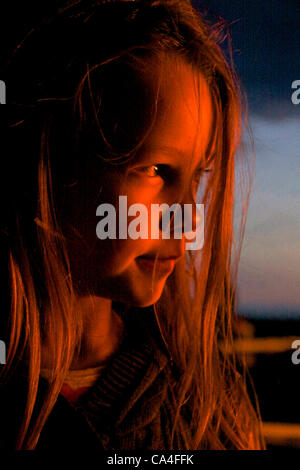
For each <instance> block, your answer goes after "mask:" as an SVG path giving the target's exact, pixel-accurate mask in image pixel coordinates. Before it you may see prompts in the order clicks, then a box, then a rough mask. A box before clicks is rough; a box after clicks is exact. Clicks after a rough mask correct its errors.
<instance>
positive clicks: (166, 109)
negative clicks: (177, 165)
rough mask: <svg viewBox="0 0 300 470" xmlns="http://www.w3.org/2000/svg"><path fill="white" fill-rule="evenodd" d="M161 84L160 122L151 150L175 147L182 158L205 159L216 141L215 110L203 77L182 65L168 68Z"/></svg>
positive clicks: (187, 66) (154, 134)
mask: <svg viewBox="0 0 300 470" xmlns="http://www.w3.org/2000/svg"><path fill="white" fill-rule="evenodd" d="M166 72H169V73H165V74H164V75H163V78H162V80H161V82H160V88H159V106H158V113H157V119H156V121H155V125H154V126H153V129H152V131H151V133H150V134H149V137H148V139H147V146H148V147H151V146H153V147H157V148H158V147H159V146H166V147H176V148H178V150H179V151H180V152H181V153H182V154H186V155H198V156H201V155H202V156H204V155H205V154H206V153H207V151H208V149H209V147H210V146H211V141H212V138H213V134H214V132H213V129H214V110H213V103H212V98H211V93H210V89H209V86H208V84H207V82H206V79H205V78H204V75H203V74H202V73H201V72H199V71H195V70H194V69H193V68H192V67H191V66H190V65H188V64H186V63H184V61H181V63H180V62H179V63H178V62H176V63H175V64H174V67H173V68H171V64H170V65H169V64H168V66H167V67H166Z"/></svg>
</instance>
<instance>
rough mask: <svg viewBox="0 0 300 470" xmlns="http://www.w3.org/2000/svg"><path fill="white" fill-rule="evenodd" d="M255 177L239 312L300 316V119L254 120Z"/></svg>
mask: <svg viewBox="0 0 300 470" xmlns="http://www.w3.org/2000/svg"><path fill="white" fill-rule="evenodd" d="M251 121H252V128H253V133H254V139H255V147H256V178H255V183H254V186H253V190H252V198H251V203H250V207H249V213H248V221H247V229H246V234H245V239H244V245H243V251H242V256H241V263H240V271H239V306H240V310H243V311H247V310H248V311H250V310H253V309H258V310H259V309H260V310H261V311H262V310H270V311H272V309H273V310H274V311H276V310H281V311H282V312H284V311H285V312H287V313H288V312H291V311H293V312H297V311H298V312H299V317H300V139H299V129H300V116H299V119H290V120H286V121H283V122H280V121H268V120H263V119H262V118H261V117H257V116H253V117H252V119H251Z"/></svg>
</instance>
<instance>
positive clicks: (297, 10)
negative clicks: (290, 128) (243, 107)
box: [194, 0, 300, 119]
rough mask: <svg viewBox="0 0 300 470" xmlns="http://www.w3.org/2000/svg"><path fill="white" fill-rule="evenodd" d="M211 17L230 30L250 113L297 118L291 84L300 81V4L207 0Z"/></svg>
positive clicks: (274, 0)
mask: <svg viewBox="0 0 300 470" xmlns="http://www.w3.org/2000/svg"><path fill="white" fill-rule="evenodd" d="M194 4H195V5H201V4H205V6H206V7H208V9H209V11H210V13H211V14H212V16H213V15H214V14H215V15H221V16H222V17H223V18H224V19H225V20H226V21H227V22H228V23H229V25H230V31H231V36H232V42H233V50H234V62H235V65H236V67H237V70H238V72H239V75H240V78H241V79H242V83H243V84H244V86H245V87H246V90H247V94H248V100H249V104H250V109H251V110H252V111H254V112H255V113H259V114H262V115H264V116H267V117H268V118H275V119H279V118H283V117H286V116H291V115H296V114H297V115H298V116H299V110H298V109H296V108H295V107H291V106H290V96H291V92H290V88H291V82H292V81H293V80H295V79H298V78H299V77H300V70H299V69H300V1H299V0H234V1H227V0H207V2H199V0H195V1H194Z"/></svg>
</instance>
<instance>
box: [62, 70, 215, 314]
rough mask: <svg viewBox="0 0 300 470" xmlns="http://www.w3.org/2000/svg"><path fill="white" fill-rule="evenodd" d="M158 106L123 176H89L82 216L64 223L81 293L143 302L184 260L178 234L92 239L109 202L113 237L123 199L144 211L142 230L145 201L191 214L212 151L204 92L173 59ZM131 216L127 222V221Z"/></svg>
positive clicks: (198, 77) (195, 78)
mask: <svg viewBox="0 0 300 470" xmlns="http://www.w3.org/2000/svg"><path fill="white" fill-rule="evenodd" d="M199 96H200V99H199ZM160 102H161V105H160V109H159V112H158V116H157V120H156V122H155V125H154V127H153V129H152V130H151V133H150V135H149V137H148V138H147V140H146V142H145V145H144V147H143V149H142V151H141V152H140V154H139V156H138V157H137V158H136V159H135V160H134V162H133V164H132V165H131V166H130V168H129V170H128V172H127V175H126V178H124V174H121V172H120V171H111V172H109V173H107V174H106V175H105V178H102V179H101V181H100V182H99V178H97V174H94V175H93V179H91V184H90V185H89V194H88V195H85V198H86V200H87V201H88V204H87V206H86V210H87V211H88V215H87V214H81V215H80V213H79V214H77V215H76V216H75V220H72V225H73V226H74V227H75V230H76V232H77V234H79V236H78V237H77V238H76V240H77V241H73V242H71V245H70V250H69V251H70V261H71V272H72V275H73V278H74V282H75V287H76V288H77V289H78V290H79V293H81V294H82V295H84V294H86V293H87V292H88V291H89V292H92V293H93V294H94V295H97V296H101V297H106V298H110V299H112V300H116V301H120V302H124V303H126V304H128V305H134V306H140V307H145V306H148V305H151V304H153V303H155V302H156V301H157V300H158V299H159V297H160V296H161V293H162V291H163V288H164V285H165V283H166V280H167V278H168V276H169V275H170V274H171V272H172V271H173V269H174V266H175V263H176V262H178V260H179V259H180V258H181V257H183V255H184V252H185V242H186V240H185V237H184V234H183V236H182V239H174V238H172V232H171V238H170V239H161V233H160V239H151V238H148V239H141V238H139V239H136V240H134V239H132V238H130V237H127V239H118V238H117V239H115V240H111V239H106V240H100V239H99V238H98V237H97V236H96V225H97V223H98V222H99V220H101V219H99V217H96V208H97V206H98V205H99V204H100V203H110V204H113V205H114V207H115V208H116V211H117V217H116V220H117V237H118V229H119V227H118V201H119V196H127V207H128V208H129V207H130V206H131V205H132V204H135V203H139V204H141V203H142V204H143V205H144V206H146V207H147V209H148V226H149V227H151V220H150V216H151V204H153V203H156V204H162V203H167V204H168V205H169V206H171V205H172V204H174V203H180V204H181V205H183V204H193V206H194V207H193V211H194V212H195V200H196V189H197V183H198V182H199V176H200V175H201V171H203V170H205V168H206V163H205V161H206V160H207V158H208V156H209V154H211V151H212V135H213V132H212V128H213V109H212V102H211V97H210V92H209V89H208V86H207V84H206V81H205V80H204V78H203V77H202V75H199V74H198V73H197V74H196V73H195V72H194V71H193V70H192V68H191V67H190V66H188V65H186V64H185V63H183V62H181V63H180V66H179V67H177V68H175V67H174V68H173V69H172V70H170V73H169V74H168V75H167V76H166V78H164V81H163V83H162V87H161V94H160ZM99 191H101V192H100V195H101V202H100V203H99V197H98V196H99ZM97 197H98V199H97ZM96 199H97V203H95V201H96ZM79 212H80V211H79ZM135 218H136V216H134V217H128V224H129V223H130V221H131V220H133V219H135ZM149 236H151V235H149ZM156 257H157V258H158V259H157V262H156V263H154V259H155V258H156ZM154 267H155V270H154Z"/></svg>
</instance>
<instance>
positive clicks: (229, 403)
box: [0, 0, 264, 450]
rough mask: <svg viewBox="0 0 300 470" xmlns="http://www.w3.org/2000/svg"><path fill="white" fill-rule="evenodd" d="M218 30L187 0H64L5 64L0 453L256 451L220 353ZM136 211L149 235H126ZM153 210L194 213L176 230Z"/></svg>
mask: <svg viewBox="0 0 300 470" xmlns="http://www.w3.org/2000/svg"><path fill="white" fill-rule="evenodd" d="M219 26H220V25H216V26H214V27H212V26H210V25H208V24H207V22H206V21H205V20H204V19H203V18H202V17H201V15H200V13H199V12H198V11H197V10H196V9H195V8H194V7H193V6H192V5H191V3H190V1H189V0H153V1H152V0H148V1H142V0H140V1H138V0H132V1H126V0H123V1H121V0H120V1H117V0H110V1H108V0H106V1H104V0H98V1H84V0H77V1H74V2H69V3H66V4H65V6H64V7H63V8H60V9H59V10H58V11H57V12H56V13H55V14H54V15H53V16H52V17H51V18H47V20H45V21H43V22H41V23H40V24H39V25H38V26H36V27H35V28H33V29H32V30H31V31H30V32H29V33H28V34H27V36H26V37H25V39H24V40H23V41H22V42H21V44H19V46H18V47H17V49H16V50H15V51H14V53H13V54H12V55H11V57H10V60H9V62H8V64H7V66H6V68H5V69H4V70H3V73H2V76H1V79H4V81H5V83H6V88H7V104H13V105H15V106H13V107H8V106H7V107H6V108H7V109H5V113H6V115H7V116H8V120H9V126H8V129H7V132H6V139H7V142H6V143H7V146H6V149H7V150H6V152H7V154H6V159H5V168H4V170H3V171H2V177H3V179H4V180H5V182H6V186H5V188H6V189H5V191H6V193H5V194H6V195H5V198H6V199H5V200H6V203H7V204H6V212H5V215H4V216H3V219H2V230H1V236H2V238H3V240H4V242H5V243H4V244H5V249H6V250H7V254H8V265H9V292H10V294H9V301H10V315H9V318H8V322H7V323H6V319H5V321H4V324H3V325H4V326H3V329H2V339H3V338H5V339H6V342H7V345H8V353H7V361H6V364H5V366H2V375H1V378H2V381H1V384H2V387H1V403H0V406H1V446H2V448H4V449H6V448H17V449H65V450H66V449H72V448H76V449H77V448H83V449H87V448H89V449H106V450H111V449H115V450H119V449H126V450H127V449H128V450H139V449H155V450H156V449H168V450H169V449H179V450H180V449H181V450H185V449H192V450H195V449H260V448H262V447H263V445H264V444H263V440H262V438H261V435H260V429H259V427H260V426H259V418H258V416H257V413H256V412H255V411H254V408H253V407H252V404H251V402H250V399H249V397H248V394H247V387H246V380H245V375H244V374H243V368H242V367H241V365H240V364H239V363H238V362H237V360H236V358H235V357H234V355H233V353H232V348H231V344H232V341H233V320H234V298H235V278H236V269H235V267H234V262H236V259H233V256H232V255H233V253H232V244H233V241H234V239H233V199H234V189H235V187H236V183H235V180H234V176H235V154H236V151H237V147H238V143H239V139H240V129H241V111H240V109H241V107H240V99H239V89H238V85H237V81H236V79H235V74H234V72H233V70H232V69H231V67H230V66H229V65H228V64H227V62H226V60H225V58H224V55H223V54H222V52H221V49H220V47H219V45H218V41H220V40H221V35H220V27H219ZM9 178H11V181H13V183H12V184H10V180H9ZM3 182H4V181H3ZM119 196H123V197H124V196H126V198H127V199H126V201H127V207H128V208H131V212H130V210H128V214H127V216H128V217H125V218H124V211H123V209H122V208H121V207H120V205H119V202H120V200H121V199H119ZM124 200H125V199H122V201H124ZM196 202H200V203H202V204H204V215H205V224H204V227H205V230H204V244H203V247H202V249H201V250H199V249H198V250H195V249H187V242H189V243H191V242H190V240H191V233H190V232H189V231H188V229H187V228H186V227H187V226H189V227H190V229H192V230H193V233H194V235H195V236H196V235H199V233H198V234H197V230H198V231H199V226H198V215H197V213H196V212H195V204H196ZM102 204H110V206H102ZM134 204H139V205H141V204H142V205H143V207H145V208H146V209H147V210H148V211H147V214H148V216H147V217H148V218H147V217H146V219H145V217H144V219H143V223H144V224H145V223H146V225H148V228H149V227H151V230H152V227H154V229H156V233H157V232H158V233H159V237H157V236H153V233H152V232H151V231H150V229H149V230H148V231H147V234H146V235H147V236H144V235H145V234H144V235H143V236H142V235H141V233H140V236H138V235H137V236H135V237H130V236H128V233H129V232H130V231H129V227H130V224H131V223H135V224H136V225H135V226H136V229H137V232H138V227H137V225H138V224H137V220H136V217H135V216H136V215H138V212H135V213H134V210H133V209H134V208H135V207H136V206H134ZM154 204H159V205H161V204H168V206H169V207H171V206H172V204H178V205H179V207H182V208H184V207H185V206H186V205H190V207H192V208H193V214H192V219H191V220H190V221H189V222H190V224H187V225H186V226H185V225H184V224H183V223H182V232H183V234H182V236H181V237H177V236H175V226H174V225H173V228H172V222H173V220H171V222H170V227H171V229H172V230H171V231H170V232H169V233H170V236H169V237H163V236H162V233H163V226H162V215H161V214H160V217H159V219H158V220H157V219H156V220H153V217H151V215H152V213H151V208H152V207H153V205H154ZM99 207H100V208H101V207H102V208H103V207H106V208H108V207H109V208H111V207H113V208H115V214H116V219H115V220H114V221H113V223H115V224H116V226H114V230H113V236H110V237H109V236H106V235H105V230H104V229H105V224H104V223H103V224H102V226H101V227H102V229H103V230H104V234H103V230H102V232H101V233H100V236H99V230H97V232H96V227H98V228H99V227H100V226H98V223H99V222H100V221H101V220H102V221H103V217H102V218H100V217H99V215H101V216H104V215H105V214H106V213H104V212H105V211H103V212H101V209H99ZM177 207H178V206H177ZM122 211H123V212H122ZM121 212H122V214H123V216H120V214H121ZM106 215H107V214H106ZM122 217H123V218H122ZM126 218H127V220H126ZM173 218H174V219H175V217H173ZM134 220H135V222H134ZM139 220H140V225H141V224H142V221H141V219H139ZM107 223H110V221H108V222H107ZM151 224H152V225H151ZM155 224H156V226H155ZM170 227H169V228H170ZM127 229H128V230H127ZM106 230H108V228H107V227H106ZM151 235H152V236H151ZM192 235H193V234H192ZM4 327H5V329H4Z"/></svg>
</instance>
